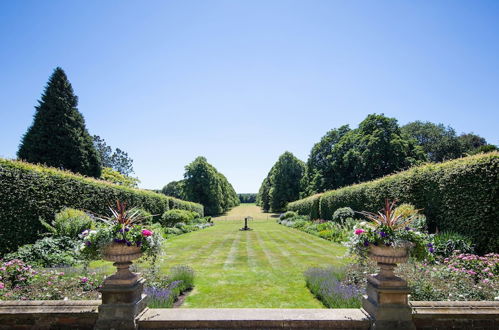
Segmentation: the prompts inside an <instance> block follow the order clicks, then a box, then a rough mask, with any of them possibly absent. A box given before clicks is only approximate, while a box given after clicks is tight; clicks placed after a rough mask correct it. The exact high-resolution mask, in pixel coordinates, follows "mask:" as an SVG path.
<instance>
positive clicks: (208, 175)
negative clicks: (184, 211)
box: [161, 157, 240, 215]
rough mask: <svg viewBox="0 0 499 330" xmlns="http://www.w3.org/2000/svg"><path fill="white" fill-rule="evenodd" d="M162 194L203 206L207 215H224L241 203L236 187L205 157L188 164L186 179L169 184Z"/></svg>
mask: <svg viewBox="0 0 499 330" xmlns="http://www.w3.org/2000/svg"><path fill="white" fill-rule="evenodd" d="M161 192H162V193H163V194H165V195H168V196H172V197H176V198H180V199H184V200H188V201H191V202H196V203H200V204H202V205H203V206H204V211H205V214H206V215H218V214H222V213H224V212H226V211H228V210H230V209H231V208H233V207H234V206H236V205H239V203H240V201H239V196H238V195H237V194H236V191H235V190H234V187H232V185H231V184H230V183H229V181H228V180H227V178H226V177H225V176H224V175H223V174H222V173H220V172H218V171H217V169H216V168H215V167H214V166H213V165H211V164H210V163H208V161H207V160H206V158H205V157H197V158H196V159H195V160H194V161H193V162H192V163H190V164H188V165H187V166H186V167H185V173H184V179H183V180H180V181H172V182H170V183H168V184H167V185H165V186H164V187H163V189H162V190H161Z"/></svg>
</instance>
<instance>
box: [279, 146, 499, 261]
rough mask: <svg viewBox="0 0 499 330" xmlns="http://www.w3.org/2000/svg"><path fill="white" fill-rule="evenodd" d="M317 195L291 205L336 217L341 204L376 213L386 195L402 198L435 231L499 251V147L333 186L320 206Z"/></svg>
mask: <svg viewBox="0 0 499 330" xmlns="http://www.w3.org/2000/svg"><path fill="white" fill-rule="evenodd" d="M314 196H317V195H314ZM314 196H311V197H308V198H306V199H303V200H299V201H296V202H294V203H290V205H289V208H288V209H289V210H293V211H297V212H299V213H300V214H307V215H310V216H311V217H312V218H314V219H317V218H322V219H332V216H333V213H334V211H335V210H336V209H338V208H340V207H346V206H349V207H351V208H352V209H354V210H356V211H363V210H365V211H371V212H374V211H378V210H379V209H380V208H381V207H382V205H383V203H384V200H385V198H389V199H397V200H398V201H399V203H411V204H413V205H414V206H415V207H416V208H418V209H422V213H423V214H424V215H425V216H426V218H427V221H428V226H429V228H430V230H432V231H435V230H436V229H437V228H438V230H440V231H453V232H457V233H459V234H461V235H464V236H467V237H469V238H471V239H472V240H473V242H474V243H475V244H476V247H477V250H478V252H481V253H484V252H498V251H499V231H498V230H497V228H499V153H498V152H493V153H489V154H481V155H476V156H470V157H465V158H461V159H457V160H453V161H448V162H444V163H438V164H427V165H423V166H418V167H414V168H412V169H409V170H407V171H404V172H400V173H397V174H393V175H390V176H386V177H384V178H381V179H377V180H374V181H370V182H366V183H361V184H356V185H352V186H348V187H345V188H341V189H337V190H332V191H328V192H325V193H323V194H322V195H320V196H319V197H318V199H319V205H318V207H317V206H316V200H315V199H316V198H317V197H315V198H313V197H314ZM310 198H312V200H313V201H314V203H311V202H310V200H308V199H310ZM317 215H318V216H317Z"/></svg>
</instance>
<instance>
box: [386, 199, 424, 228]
mask: <svg viewBox="0 0 499 330" xmlns="http://www.w3.org/2000/svg"><path fill="white" fill-rule="evenodd" d="M419 211H421V210H418V209H416V208H415V207H414V205H412V204H409V203H403V204H400V205H399V206H397V208H395V210H394V215H395V216H398V217H400V220H401V221H411V228H412V229H415V230H418V231H422V232H428V226H427V224H426V216H425V215H424V214H422V213H419Z"/></svg>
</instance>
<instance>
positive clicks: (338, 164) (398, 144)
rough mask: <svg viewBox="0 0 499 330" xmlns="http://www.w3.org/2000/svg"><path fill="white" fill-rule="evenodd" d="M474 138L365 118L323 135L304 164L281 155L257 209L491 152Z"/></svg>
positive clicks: (376, 116)
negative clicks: (435, 163) (426, 164)
mask: <svg viewBox="0 0 499 330" xmlns="http://www.w3.org/2000/svg"><path fill="white" fill-rule="evenodd" d="M497 149H498V148H497V147H496V146H494V145H490V144H488V143H487V141H486V140H485V139H484V138H483V137H480V136H478V135H476V134H473V133H466V134H461V135H457V134H456V131H455V130H454V129H453V128H451V127H449V126H447V127H446V126H444V125H443V124H434V123H431V122H422V121H415V122H411V123H408V124H406V125H404V126H402V127H400V126H399V125H398V122H397V120H396V119H395V118H389V117H386V116H384V115H383V114H370V115H368V116H367V118H366V119H364V120H363V121H362V122H361V123H360V124H359V126H358V127H357V128H355V129H351V128H350V127H349V126H348V125H344V126H341V127H339V128H335V129H332V130H330V131H329V132H327V133H326V135H325V136H323V137H322V138H321V140H320V141H319V142H317V143H316V144H315V145H314V146H313V147H312V150H311V151H310V154H309V157H308V159H307V162H306V163H303V162H302V161H300V160H299V159H297V158H296V157H294V156H293V154H291V153H290V152H285V153H284V154H283V155H281V156H280V157H279V159H278V160H277V162H276V163H275V165H274V166H273V167H272V168H271V170H270V172H269V173H268V175H267V177H266V178H265V179H264V180H263V182H262V184H261V186H260V190H259V192H258V196H257V203H258V205H260V206H261V207H262V208H263V209H264V211H266V212H267V211H273V212H279V211H282V210H284V209H285V206H286V204H287V203H288V202H291V201H294V200H297V199H299V198H303V197H306V196H309V195H313V194H315V193H320V192H324V191H327V190H333V189H337V188H340V187H344V186H348V185H351V184H355V183H359V182H365V181H370V180H373V179H376V178H380V177H382V176H385V175H388V174H391V173H394V172H397V171H401V170H405V169H407V168H409V167H412V166H415V165H419V164H421V163H424V162H442V161H446V160H450V159H455V158H459V157H462V156H464V155H468V154H475V153H480V152H488V151H493V150H497Z"/></svg>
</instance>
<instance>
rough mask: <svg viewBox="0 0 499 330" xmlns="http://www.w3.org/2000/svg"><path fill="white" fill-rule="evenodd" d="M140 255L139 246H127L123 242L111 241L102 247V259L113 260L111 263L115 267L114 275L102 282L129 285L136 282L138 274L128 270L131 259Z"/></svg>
mask: <svg viewBox="0 0 499 330" xmlns="http://www.w3.org/2000/svg"><path fill="white" fill-rule="evenodd" d="M141 256H142V250H141V248H140V247H139V246H127V245H126V244H123V243H112V244H109V245H108V246H106V247H105V248H104V251H103V252H102V259H104V260H107V261H114V263H113V265H114V266H115V267H116V268H117V271H116V273H115V274H114V275H111V276H109V277H107V278H106V280H105V281H104V284H111V285H130V284H134V283H135V282H137V280H138V278H139V275H138V274H135V273H132V272H131V271H130V268H129V267H130V265H132V261H133V260H136V259H138V258H140V257H141Z"/></svg>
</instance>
